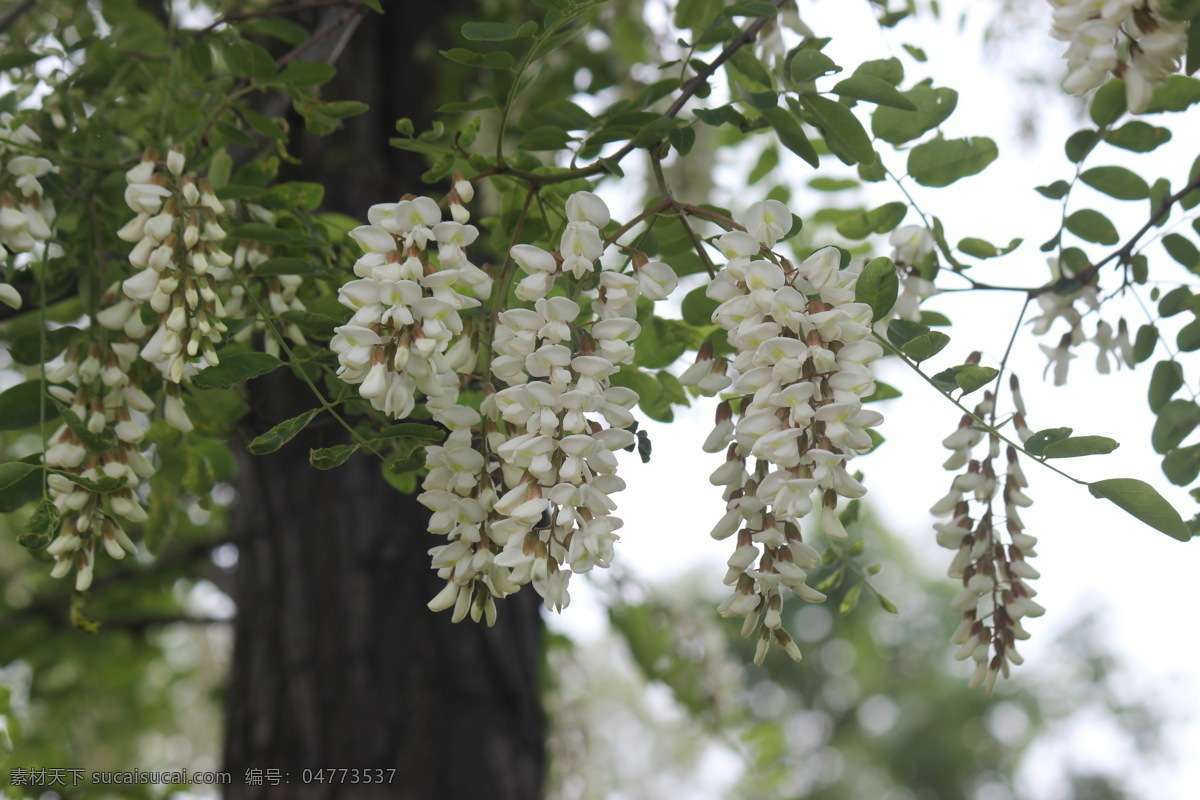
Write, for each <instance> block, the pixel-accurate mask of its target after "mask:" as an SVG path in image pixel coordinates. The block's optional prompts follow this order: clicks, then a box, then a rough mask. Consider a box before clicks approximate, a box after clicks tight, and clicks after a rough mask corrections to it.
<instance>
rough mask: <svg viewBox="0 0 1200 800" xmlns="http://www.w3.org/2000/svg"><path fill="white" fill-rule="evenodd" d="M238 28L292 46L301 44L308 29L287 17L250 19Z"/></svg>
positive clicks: (306, 35) (305, 37) (244, 32)
mask: <svg viewBox="0 0 1200 800" xmlns="http://www.w3.org/2000/svg"><path fill="white" fill-rule="evenodd" d="M238 29H239V30H240V31H241V32H242V33H243V34H246V33H252V34H254V35H256V36H270V37H271V38H272V39H278V40H279V41H281V42H283V43H284V44H288V45H291V46H292V47H296V46H297V45H300V44H303V43H304V41H305V40H306V39H307V38H308V31H306V30H305V29H304V27H303V26H301V25H297V24H296V23H295V22H292V21H291V20H288V19H280V18H275V19H251V20H246V21H245V22H243V23H241V24H240V25H238ZM210 69H211V66H210Z"/></svg>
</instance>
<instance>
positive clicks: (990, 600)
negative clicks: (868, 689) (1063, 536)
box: [930, 354, 1045, 694]
mask: <svg viewBox="0 0 1200 800" xmlns="http://www.w3.org/2000/svg"><path fill="white" fill-rule="evenodd" d="M971 360H972V362H977V361H978V354H975V355H973V356H972V359H971ZM1009 386H1010V388H1011V390H1012V398H1013V405H1014V407H1015V409H1016V413H1015V414H1014V418H1013V422H1014V427H1015V428H1016V430H1017V433H1018V435H1019V436H1020V437H1021V439H1022V440H1024V439H1026V438H1028V436H1029V428H1028V426H1027V425H1026V423H1025V404H1024V401H1023V400H1022V398H1021V392H1020V387H1019V385H1018V382H1017V378H1016V376H1015V375H1014V376H1013V377H1012V378H1011V380H1010V382H1009ZM995 402H996V400H995V396H994V395H993V394H992V393H991V392H986V393H985V395H984V399H983V402H981V403H980V404H979V405H978V406H976V408H975V411H974V414H966V415H963V418H962V421H961V422H960V423H959V426H958V429H957V430H956V431H955V432H954V433H952V434H950V435H949V436H947V437H946V439H945V440H944V441H943V442H942V444H943V446H944V447H946V449H948V450H950V451H951V455H950V457H949V458H948V459H947V460H946V463H945V464H944V465H943V466H944V467H945V468H946V469H947V470H949V471H952V472H957V473H958V474H957V475H956V476H955V478H954V481H953V482H952V484H951V488H950V492H949V493H948V494H947V495H946V496H945V497H943V498H942V499H941V500H939V501H938V502H937V503H936V504H934V506H933V508H931V509H930V512H931V513H932V514H934V515H935V516H947V515H948V516H949V518H950V519H949V521H946V522H941V523H938V524H937V525H935V526H934V528H935V530H936V531H937V541H938V544H940V545H942V546H943V547H946V548H949V549H951V550H954V551H955V555H954V560H953V561H952V562H951V564H950V568H949V575H950V577H951V578H959V579H960V580H961V581H962V590H961V591H959V593H958V594H957V595H956V596H955V597H954V599H953V600H952V601H951V604H950V605H951V608H953V609H954V610H955V611H959V612H961V613H962V615H963V620H962V623H961V624H960V625H959V626H958V629H957V630H956V631H955V632H954V636H953V638H952V641H953V642H954V644H956V645H959V649H958V651H957V652H956V653H955V658H957V659H959V660H967V659H972V660H974V662H975V672H974V674H973V675H972V676H971V687H972V688H974V687H976V686H980V685H986V687H987V691H988V694H991V693H992V691H993V690H994V689H995V685H996V680H997V678H998V677H999V676H1000V675H1004V676H1005V677H1008V674H1009V668H1010V665H1011V664H1018V665H1019V664H1020V663H1021V662H1022V659H1021V656H1020V654H1019V653H1018V652H1017V650H1016V647H1015V644H1016V641H1017V640H1018V639H1028V638H1029V633H1028V632H1027V631H1026V630H1025V629H1024V628H1023V627H1022V626H1021V620H1022V619H1023V618H1025V617H1037V616H1041V615H1042V614H1043V613H1045V609H1044V608H1042V606H1040V605H1039V604H1038V603H1037V602H1035V601H1034V599H1033V598H1034V596H1035V595H1037V592H1036V591H1035V590H1033V589H1032V588H1030V587H1029V585H1028V583H1026V581H1029V580H1033V579H1035V578H1037V577H1039V575H1038V571H1037V570H1036V569H1034V567H1033V566H1032V565H1031V564H1030V563H1029V561H1028V559H1030V558H1032V557H1033V556H1035V555H1036V552H1035V551H1034V546H1035V545H1036V544H1037V538H1036V537H1034V536H1031V535H1029V534H1027V533H1025V526H1024V524H1023V523H1022V522H1021V517H1020V514H1019V512H1018V509H1020V508H1025V507H1028V506H1029V505H1030V504H1031V503H1032V501H1031V500H1030V499H1029V497H1028V496H1027V495H1026V494H1025V493H1024V489H1025V488H1026V487H1027V486H1028V483H1027V482H1026V480H1025V475H1024V473H1023V472H1022V470H1021V465H1020V463H1019V462H1018V459H1017V451H1016V449H1015V448H1014V447H1012V446H1011V445H1010V446H1008V448H1007V452H1006V454H1005V459H1006V462H1007V463H1006V466H1005V472H1004V474H1003V475H998V474H997V472H996V467H995V462H996V460H997V459H998V458H999V456H1000V449H1001V447H1000V445H1001V442H1000V437H999V435H998V434H997V433H996V432H995V431H994V430H988V429H985V428H983V427H981V426H980V423H979V420H982V419H984V418H985V417H990V416H992V415H993V412H994V409H995ZM979 446H983V448H984V449H983V450H982V452H981V453H977V452H976V448H977V447H979ZM998 502H1002V503H1003V504H1004V509H1003V513H1002V515H1001V513H1000V512H999V510H998V509H996V508H995V506H996V505H997V503H998ZM1001 527H1002V529H1003V531H1004V532H1006V533H1007V541H1006V540H1005V537H1004V536H1003V535H1002V533H1001Z"/></svg>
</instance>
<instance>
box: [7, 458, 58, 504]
mask: <svg viewBox="0 0 1200 800" xmlns="http://www.w3.org/2000/svg"><path fill="white" fill-rule="evenodd" d="M41 462H42V454H41V453H34V454H33V455H31V456H26V457H25V458H23V459H21V460H20V462H18V463H22V464H26V465H29V466H30V467H31V471H30V472H28V473H26V474H25V475H24V476H22V477H20V478H17V479H16V480H14V481H12V482H9V483H5V482H4V481H3V480H0V514H7V513H9V512H11V511H16V510H17V509H18V508H20V507H21V506H23V505H25V504H26V503H31V502H33V501H34V500H37V499H38V498H40V497H41V496H42V475H41V471H40V470H41V467H42V463H41ZM4 466H5V467H8V466H9V465H8V464H5V465H4ZM9 474H10V475H15V474H16V472H15V470H13V471H10V473H9ZM50 508H51V509H53V508H54V505H53V503H52V502H51V504H50Z"/></svg>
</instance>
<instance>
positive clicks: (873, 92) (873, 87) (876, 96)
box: [833, 74, 917, 111]
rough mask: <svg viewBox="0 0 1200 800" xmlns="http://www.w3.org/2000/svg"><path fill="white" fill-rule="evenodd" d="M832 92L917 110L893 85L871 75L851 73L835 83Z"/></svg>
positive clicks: (883, 104)
mask: <svg viewBox="0 0 1200 800" xmlns="http://www.w3.org/2000/svg"><path fill="white" fill-rule="evenodd" d="M833 92H834V94H837V95H841V96H842V97H849V98H852V99H854V100H866V101H867V102H870V103H875V104H877V105H881V106H891V107H892V108H899V109H903V110H905V111H916V110H917V104H916V103H914V102H913V101H912V100H910V99H909V98H907V97H905V96H904V95H903V94H901V93H900V92H899V90H897V89H896V87H895V86H893V85H892V84H890V83H888V82H886V81H884V80H882V79H881V78H876V77H874V76H872V75H859V74H854V75H851V76H850V77H849V78H846V79H845V80H842V81H839V82H838V83H837V84H835V85H834V87H833Z"/></svg>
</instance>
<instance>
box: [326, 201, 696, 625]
mask: <svg viewBox="0 0 1200 800" xmlns="http://www.w3.org/2000/svg"><path fill="white" fill-rule="evenodd" d="M471 196H472V191H471V184H470V183H469V182H467V181H465V180H461V179H460V180H458V181H457V182H456V183H455V186H454V189H453V191H452V192H451V195H450V197H449V198H448V205H449V207H450V213H451V215H452V218H453V219H452V220H451V221H443V220H442V218H441V217H442V215H441V211H440V209H439V208H438V204H437V203H436V202H435V201H433V200H432V199H430V198H427V197H417V198H409V199H405V200H403V201H401V202H400V203H399V204H395V205H389V206H374V207H373V208H372V210H371V217H370V221H371V222H372V225H370V226H364V227H363V228H359V229H357V230H356V231H354V232H353V233H352V235H353V236H354V238H355V239H356V240H357V241H358V242H359V244H360V245H361V246H362V248H363V250H364V251H365V255H364V256H363V257H362V258H361V259H359V262H358V264H357V265H356V266H355V272H356V274H358V275H359V276H360V278H361V280H357V281H352V282H350V283H349V284H347V285H346V286H345V287H343V289H342V295H341V299H342V302H343V304H344V305H346V306H348V307H349V308H351V309H353V310H354V312H355V313H354V316H353V317H352V318H351V320H350V322H349V323H348V324H347V325H344V326H342V327H340V328H338V330H337V334H336V336H335V338H334V340H333V343H332V347H333V349H334V350H335V351H336V352H337V353H338V354H339V359H340V362H341V367H340V369H339V375H340V376H341V377H342V379H343V380H345V381H347V382H348V383H352V384H359V385H360V389H359V391H360V393H361V394H362V396H363V397H365V398H367V399H368V400H370V401H371V402H372V404H373V405H374V406H375V407H376V408H378V409H379V410H381V411H383V412H385V413H387V414H389V415H390V416H393V417H396V418H402V417H405V416H407V415H408V414H410V413H411V412H412V410H413V408H414V405H415V399H416V395H417V393H418V392H420V393H421V394H423V395H424V396H425V398H426V407H427V408H428V409H429V411H430V414H431V416H432V417H433V418H434V419H435V420H436V421H438V422H440V423H442V424H443V425H445V426H446V427H447V428H448V429H449V430H450V433H449V435H448V436H447V438H446V440H445V441H444V442H443V443H442V444H440V445H435V446H431V447H427V448H426V464H427V466H428V467H429V473H428V475H427V476H426V478H425V480H424V483H423V487H422V488H423V492H422V494H421V495H420V497H419V498H418V499H419V500H420V501H421V502H422V503H423V504H424V505H425V506H426V507H428V508H429V509H430V510H431V511H433V515H432V518H431V521H430V527H429V529H430V531H431V532H432V533H435V534H440V535H445V536H446V537H447V543H446V544H444V545H439V546H437V547H435V548H433V549H432V550H431V551H430V555H431V556H432V563H433V567H434V568H435V569H436V570H437V571H438V574H439V576H440V577H442V578H444V579H445V580H446V582H447V583H446V587H445V589H443V590H442V591H441V592H440V593H439V594H438V595H437V596H436V597H435V598H434V599H433V600H432V601H431V602H430V607H431V608H433V609H434V610H442V609H448V608H453V609H454V612H453V619H454V620H455V621H459V620H461V619H463V618H465V617H466V616H468V615H470V616H471V618H472V619H474V620H477V621H478V620H480V619H486V620H487V621H488V622H489V623H490V622H492V621H493V620H494V619H495V613H496V610H495V602H494V599H495V598H496V597H504V596H506V595H508V594H512V593H513V592H515V591H517V590H518V589H519V588H520V587H521V586H522V585H524V584H527V583H532V584H533V586H534V588H535V590H536V591H537V592H538V593H539V594H540V595H541V596H542V597H543V598H544V600H545V602H546V605H547V606H548V607H550V608H553V609H562V608H564V607H566V605H567V604H568V603H569V602H570V595H569V593H568V591H567V584H568V581H569V578H570V575H571V573H572V572H586V571H588V570H590V569H591V568H592V567H594V566H607V565H608V563H609V561H610V559H611V558H612V550H613V543H614V542H615V541H616V539H617V535H616V531H617V530H618V529H619V528H620V527H621V520H620V519H619V518H617V517H615V516H613V514H612V512H613V511H614V510H615V508H616V505H615V504H614V503H613V501H612V500H611V499H610V495H611V494H613V493H615V492H618V491H620V490H621V489H623V488H624V485H625V484H624V482H623V481H622V480H621V479H620V478H619V477H617V475H616V474H615V470H616V466H617V462H616V458H615V456H614V455H613V453H614V451H616V450H618V449H621V448H627V447H629V446H631V445H633V444H634V443H635V441H636V437H635V436H634V434H633V433H632V432H631V431H629V430H626V428H628V427H630V426H632V425H633V423H634V418H633V415H632V412H631V409H632V408H633V406H634V405H636V404H637V401H638V395H637V393H636V392H634V391H633V390H631V389H627V388H624V387H620V386H613V385H611V383H610V376H611V375H612V374H613V373H614V372H616V370H617V368H618V366H619V365H620V364H622V363H628V362H630V361H631V360H632V358H633V349H632V346H633V342H634V340H635V339H636V337H637V335H638V333H639V332H640V327H639V326H638V324H637V322H636V321H635V319H634V317H635V313H636V303H637V299H638V297H639V296H646V297H649V298H651V299H662V298H664V297H665V296H666V295H667V294H669V292H670V291H671V290H672V289H673V288H674V287H675V283H676V280H675V275H674V273H673V272H672V271H671V270H670V268H669V267H667V265H665V264H662V263H661V262H647V261H645V260H644V259H638V260H637V261H635V263H634V273H635V274H633V275H630V274H625V273H623V272H620V271H617V270H614V269H609V268H607V267H605V266H602V265H600V264H599V261H600V258H601V256H602V255H603V253H604V250H605V242H604V240H603V239H602V237H601V230H602V229H603V228H604V226H605V225H607V224H608V221H609V211H608V208H607V207H606V206H605V204H604V203H603V201H601V200H600V198H599V197H597V196H596V195H594V194H591V193H589V192H578V193H576V194H574V195H572V196H571V197H570V198H568V200H567V203H566V209H565V211H566V218H567V223H566V226H565V229H564V231H563V233H562V235H561V237H560V239H559V248H558V251H557V252H555V253H550V252H547V251H545V250H541V249H539V248H536V247H533V246H531V245H515V246H514V247H513V248H512V251H511V253H510V262H509V267H508V268H509V269H513V268H514V266H515V267H519V268H520V270H521V271H522V272H523V273H524V275H523V277H521V279H520V280H519V281H517V283H516V286H515V287H514V289H513V291H514V292H515V294H516V296H517V298H518V299H519V300H520V301H523V302H524V303H526V304H527V305H525V306H521V307H512V308H507V309H506V310H503V311H499V312H498V313H497V314H496V316H495V319H494V320H490V319H488V320H484V319H481V318H479V317H474V318H472V319H469V320H466V321H464V319H463V318H462V316H460V314H459V312H460V311H462V310H465V309H470V308H473V307H475V306H478V305H479V304H480V300H481V299H488V298H489V296H490V294H491V293H492V288H493V287H492V280H491V278H490V276H488V274H487V273H486V272H484V271H482V270H480V269H479V268H477V267H475V266H474V265H472V264H471V263H470V261H469V260H468V256H467V254H466V252H465V248H466V246H468V245H469V244H471V243H472V242H473V241H474V240H475V238H476V236H477V235H478V232H477V230H476V229H475V228H474V227H473V226H471V225H468V224H466V220H467V219H469V215H468V212H467V210H466V208H465V207H464V205H463V204H464V203H466V202H469V201H470V200H471ZM432 243H436V245H437V251H436V255H434V253H433V251H432V247H431V244H432ZM497 285H498V286H500V287H502V288H501V289H500V291H503V292H507V291H508V288H509V281H508V280H507V279H506V280H505V281H501V282H500V283H498V284H497ZM460 288H461V289H463V290H464V291H467V292H470V295H473V296H470V295H466V294H461V293H460V292H459V289H460ZM567 291H571V292H573V294H574V297H568V296H566V295H565V294H563V292H567ZM505 299H506V298H498V300H497V303H499V302H503V301H504V300H505ZM584 301H586V303H585V302H584ZM585 307H586V308H588V309H589V311H590V313H589V314H588V315H587V316H586V317H585V315H584V308H585ZM472 328H473V329H472ZM473 336H474V337H475V338H474V341H477V342H478V343H479V344H480V346H483V347H488V346H489V345H490V350H491V353H489V356H490V359H489V363H488V367H487V369H488V374H487V375H486V376H480V375H475V374H473V373H474V370H475V362H476V357H475V347H474V346H473ZM468 386H475V387H480V386H482V388H483V391H484V394H485V397H484V399H483V402H482V405H481V407H480V410H476V409H474V408H471V407H469V406H467V405H463V404H461V403H460V399H461V398H460V391H461V390H462V389H463V388H466V387H468Z"/></svg>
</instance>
